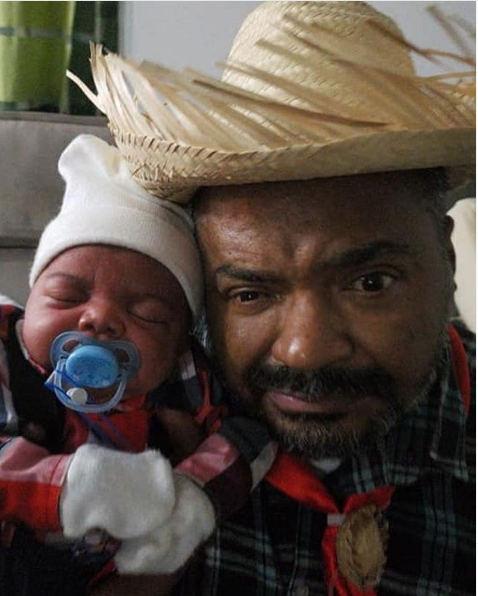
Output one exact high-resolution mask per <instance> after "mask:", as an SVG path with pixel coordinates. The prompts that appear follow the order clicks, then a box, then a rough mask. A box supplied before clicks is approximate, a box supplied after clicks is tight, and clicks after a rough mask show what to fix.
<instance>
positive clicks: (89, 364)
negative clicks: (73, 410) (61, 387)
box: [65, 345, 120, 389]
mask: <svg viewBox="0 0 478 596" xmlns="http://www.w3.org/2000/svg"><path fill="white" fill-rule="evenodd" d="M119 371H120V368H119V364H118V361H117V360H116V357H115V355H114V354H113V353H112V352H110V351H109V350H107V349H106V348H103V347H101V346H95V345H85V346H80V347H79V348H77V349H75V351H74V352H72V353H71V354H70V355H69V356H68V358H67V359H66V362H65V372H66V374H67V375H68V377H69V378H70V379H71V380H72V381H73V382H74V383H75V384H77V385H78V386H80V387H92V388H95V389H103V388H106V387H111V385H113V384H114V383H115V382H116V381H117V379H118V375H119Z"/></svg>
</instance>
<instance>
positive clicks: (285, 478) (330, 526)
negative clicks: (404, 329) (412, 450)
mask: <svg viewBox="0 0 478 596" xmlns="http://www.w3.org/2000/svg"><path fill="white" fill-rule="evenodd" d="M448 334H449V338H450V344H451V352H452V363H453V368H454V371H455V375H456V378H457V381H458V386H459V389H460V392H461V394H462V399H463V404H464V407H465V411H466V413H467V414H468V411H469V408H470V387H471V381H470V375H469V371H468V360H467V357H466V352H465V349H464V347H463V344H462V342H461V339H460V336H459V335H458V333H457V331H456V330H455V328H454V327H452V326H450V327H449V328H448ZM266 479H267V481H268V482H269V483H270V484H272V486H274V487H275V488H277V489H278V490H280V491H281V492H283V493H284V494H286V495H287V496H289V497H291V498H292V499H294V500H295V501H298V502H299V503H303V504H304V505H308V506H309V507H313V508H315V509H319V510H320V511H323V512H324V513H327V514H328V515H327V527H326V529H325V532H324V535H323V537H322V555H323V558H324V580H325V585H326V587H327V589H328V594H329V596H333V595H334V594H336V595H337V596H375V594H376V592H375V590H373V589H368V590H365V591H363V590H361V588H360V587H359V586H357V585H356V584H355V583H352V582H351V581H348V580H347V579H346V578H345V577H344V576H343V575H342V573H340V572H339V569H338V564H337V553H336V540H337V536H338V534H339V531H340V527H341V525H342V522H343V521H344V519H346V516H348V515H350V514H352V513H353V512H355V511H359V510H361V509H362V508H363V507H364V506H366V505H370V504H372V505H375V506H377V507H378V509H379V510H384V509H386V508H387V507H388V505H389V504H390V501H391V499H392V496H393V492H394V490H395V488H394V487H389V486H384V487H380V488H378V489H375V490H373V491H370V492H368V493H361V494H357V495H350V496H349V497H347V499H346V500H345V503H344V505H343V507H342V508H341V509H340V508H339V507H338V505H337V504H336V503H335V501H334V499H333V497H332V495H331V494H330V493H329V492H328V491H327V489H326V488H325V486H324V485H323V484H322V482H321V481H320V480H319V479H318V477H317V475H316V472H315V470H314V469H313V468H312V466H311V465H310V464H308V463H306V462H303V461H301V460H299V459H296V458H295V457H293V456H291V455H288V454H287V453H285V452H283V451H280V452H279V453H278V455H277V457H276V460H275V462H274V465H273V466H272V468H271V470H270V471H269V473H268V474H267V476H266Z"/></svg>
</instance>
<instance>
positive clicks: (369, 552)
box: [335, 505, 388, 591]
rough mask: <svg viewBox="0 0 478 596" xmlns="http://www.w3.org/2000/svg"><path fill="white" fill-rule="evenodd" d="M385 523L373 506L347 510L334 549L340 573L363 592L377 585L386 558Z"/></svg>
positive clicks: (386, 535)
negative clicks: (350, 511)
mask: <svg viewBox="0 0 478 596" xmlns="http://www.w3.org/2000/svg"><path fill="white" fill-rule="evenodd" d="M387 543H388V523H387V522H386V520H385V518H384V516H383V515H382V513H381V511H380V510H379V509H378V507H377V506H376V505H366V506H365V507H362V508H361V509H358V510H357V511H353V512H352V513H349V514H348V515H347V517H346V518H345V520H344V522H343V524H342V525H341V526H340V528H339V532H338V535H337V540H336V543H335V551H336V554H337V565H338V568H339V571H340V573H341V574H342V575H343V576H344V578H345V579H346V580H348V581H349V582H351V583H353V584H355V585H356V586H357V587H359V588H360V589H361V590H362V591H365V590H368V589H371V588H373V587H374V586H376V584H377V582H378V579H379V577H380V575H381V574H382V572H383V569H384V567H385V563H386V561H387V557H386V552H387Z"/></svg>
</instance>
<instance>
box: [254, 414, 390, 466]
mask: <svg viewBox="0 0 478 596" xmlns="http://www.w3.org/2000/svg"><path fill="white" fill-rule="evenodd" d="M261 418H262V419H263V420H264V421H265V422H266V424H267V426H268V427H269V429H270V430H271V432H272V434H273V435H274V437H275V439H276V440H277V441H278V442H279V444H281V445H282V447H283V448H284V449H286V450H287V451H289V452H292V453H296V454H298V455H300V456H302V457H306V458H307V459H322V458H327V457H339V458H347V457H351V456H353V455H357V454H358V453H360V452H362V451H364V450H366V449H367V448H368V447H370V445H372V444H374V443H376V442H377V440H378V439H379V438H380V437H383V436H384V435H385V434H386V433H387V432H388V431H389V430H390V428H391V426H392V425H393V424H394V423H395V421H396V419H397V416H396V413H394V412H392V411H390V412H387V413H386V414H383V415H382V416H381V417H380V418H378V419H363V420H356V419H355V420H351V419H350V418H348V417H347V416H343V417H340V416H337V417H324V416H310V415H297V416H288V415H287V416H285V415H283V414H277V413H274V414H271V413H270V412H262V413H261Z"/></svg>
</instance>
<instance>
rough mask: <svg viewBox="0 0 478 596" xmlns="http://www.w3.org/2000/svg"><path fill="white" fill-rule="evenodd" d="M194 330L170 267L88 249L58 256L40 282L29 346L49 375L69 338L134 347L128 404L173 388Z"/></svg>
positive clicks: (32, 299) (29, 316)
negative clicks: (55, 346)
mask: <svg viewBox="0 0 478 596" xmlns="http://www.w3.org/2000/svg"><path fill="white" fill-rule="evenodd" d="M188 327H189V311H188V306H187V302H186V298H185V296H184V294H183V291H182V289H181V286H180V285H179V283H178V281H177V280H176V278H175V277H174V276H173V274H172V273H171V272H170V271H169V270H168V269H166V267H164V266H163V265H161V264H160V263H158V262H157V261H154V260H153V259H150V258H149V257H147V256H145V255H143V254H140V253H137V252H135V251H132V250H128V249H123V248H117V247H111V246H102V245H85V246H79V247H75V248H72V249H69V250H67V251H65V252H64V253H62V254H61V255H59V256H58V257H57V258H56V259H54V260H53V261H52V262H51V263H50V264H49V265H48V267H47V268H46V269H45V270H44V271H43V272H42V274H41V275H40V277H39V278H38V280H37V281H36V283H35V285H34V287H33V289H32V291H31V293H30V296H29V298H28V301H27V305H26V309H25V322H24V326H23V340H24V342H25V346H26V348H27V350H28V352H29V354H30V357H31V358H32V359H33V360H34V361H35V362H37V363H38V364H40V365H41V366H42V367H43V368H45V369H46V370H48V371H49V370H51V364H50V346H51V344H52V342H53V340H54V339H55V338H56V337H57V336H58V335H59V334H60V333H63V332H65V331H79V332H80V333H84V334H86V335H89V336H91V337H94V338H96V339H100V340H120V339H121V340H127V341H130V342H132V343H133V344H134V345H135V346H136V348H137V349H138V350H139V353H140V355H141V367H140V370H139V373H138V374H137V376H136V377H135V378H134V379H132V380H131V381H130V383H129V384H128V387H127V389H126V392H125V398H129V397H134V396H136V395H139V394H144V393H146V392H148V391H151V390H152V389H154V388H155V387H157V386H158V385H159V384H160V383H162V382H163V381H164V380H166V378H167V377H168V375H169V374H170V372H171V370H172V369H173V367H174V364H175V362H176V360H177V358H178V357H179V356H180V355H181V353H182V352H183V351H184V350H185V349H186V347H187V342H188Z"/></svg>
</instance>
